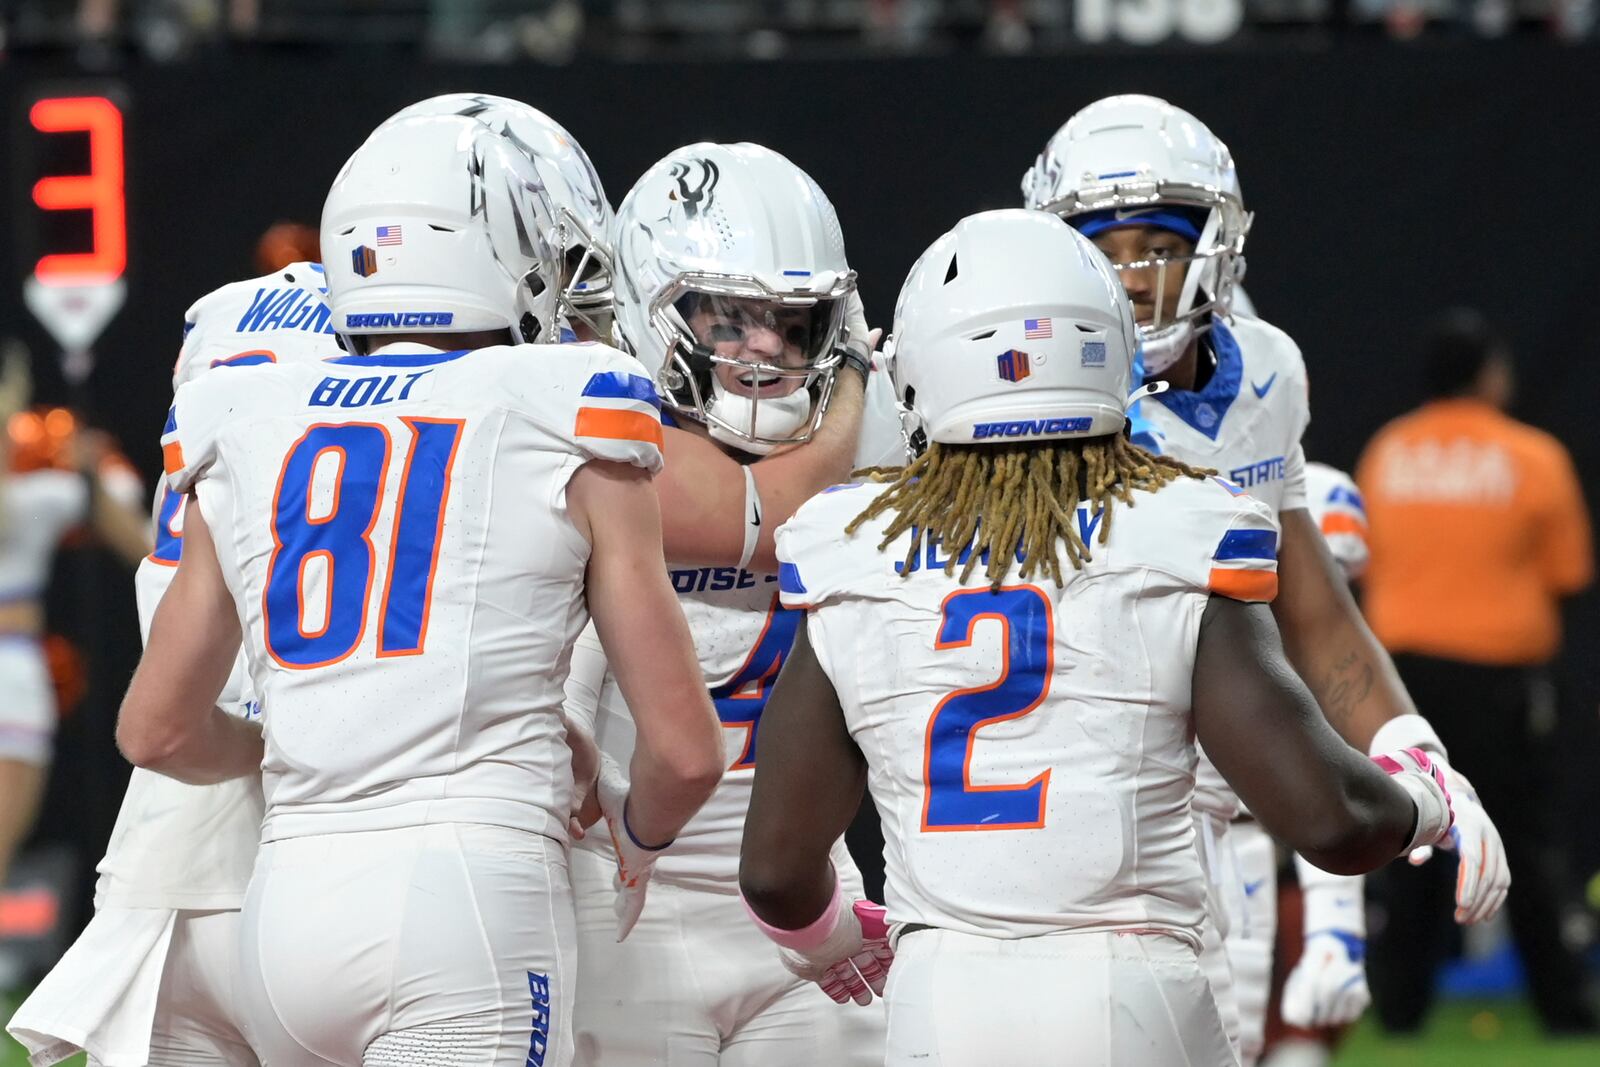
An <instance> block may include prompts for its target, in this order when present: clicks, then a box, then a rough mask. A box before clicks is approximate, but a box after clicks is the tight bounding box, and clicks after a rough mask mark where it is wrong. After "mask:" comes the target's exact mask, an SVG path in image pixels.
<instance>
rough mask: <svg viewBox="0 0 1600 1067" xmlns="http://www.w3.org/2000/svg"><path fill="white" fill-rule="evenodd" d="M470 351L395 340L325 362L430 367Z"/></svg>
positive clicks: (359, 365)
mask: <svg viewBox="0 0 1600 1067" xmlns="http://www.w3.org/2000/svg"><path fill="white" fill-rule="evenodd" d="M471 351H472V349H470V348H458V349H456V350H454V351H452V352H445V351H443V350H441V349H438V348H434V347H432V346H431V345H425V344H421V343H420V342H417V341H396V342H394V343H393V344H387V345H384V346H383V347H382V348H379V349H378V350H377V351H376V352H373V353H370V354H368V355H365V356H335V357H334V358H333V359H330V360H327V361H326V362H328V363H341V364H345V365H348V366H353V367H431V366H433V365H434V364H436V363H448V362H450V361H451V360H453V359H460V358H461V357H462V356H464V355H466V354H467V353H468V352H471Z"/></svg>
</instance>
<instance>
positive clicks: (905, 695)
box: [778, 478, 1277, 939]
mask: <svg viewBox="0 0 1600 1067" xmlns="http://www.w3.org/2000/svg"><path fill="white" fill-rule="evenodd" d="M882 491H883V487H882V486H844V487H839V488H837V489H832V490H829V491H828V492H826V493H824V494H822V495H820V496H818V497H815V498H813V499H812V500H811V501H809V502H808V503H807V504H806V505H805V506H804V507H802V508H801V509H800V512H799V513H798V514H797V515H796V516H795V518H794V519H793V520H791V521H790V522H789V523H788V524H786V525H785V526H784V527H783V528H782V529H781V530H780V531H779V533H778V553H779V559H780V560H781V566H780V572H779V584H780V588H781V590H782V597H783V602H784V603H785V604H786V605H788V606H789V607H792V608H808V609H809V615H808V619H809V621H808V627H809V629H808V633H809V635H810V638H811V643H812V647H813V648H814V649H815V650H816V654H817V658H818V660H819V662H820V663H821V665H822V667H823V669H824V670H825V671H826V672H827V674H828V677H829V678H830V679H831V680H832V682H833V685H834V688H835V689H836V690H837V692H838V694H839V699H840V703H841V705H842V706H843V708H844V713H845V717H846V720H847V722H848V725H849V729H850V733H851V735H852V737H854V739H855V741H856V744H858V745H859V746H860V748H861V751H862V753H863V754H864V755H865V757H866V760H867V763H868V768H869V770H868V787H869V789H870V790H871V793H872V798H873V800H874V802H875V803H876V804H877V806H878V812H879V814H880V816H881V817H882V821H883V832H884V840H885V848H884V857H885V861H886V872H885V873H886V876H887V890H886V892H887V904H888V908H889V917H890V919H891V920H892V921H895V922H919V923H927V924H930V925H933V926H938V927H942V928H944V929H948V930H956V931H960V932H963V933H971V934H980V935H985V936H989V937H999V938H1015V937H1027V936H1032V935H1035V934H1047V933H1053V932H1061V931H1073V930H1091V929H1093V930H1117V929H1151V928H1154V929H1159V930H1170V931H1173V932H1174V933H1178V934H1180V935H1182V936H1184V937H1186V938H1191V939H1192V938H1193V937H1194V936H1195V934H1194V932H1195V930H1196V928H1197V927H1198V926H1199V924H1200V921H1201V917H1202V915H1203V914H1204V909H1205V896H1204V888H1203V883H1202V881H1201V874H1200V867H1199V860H1198V857H1197V855H1196V851H1195V847H1194V824H1193V819H1192V818H1191V817H1190V810H1189V802H1190V793H1191V791H1192V789H1193V786H1194V770H1195V761H1196V753H1195V746H1194V740H1193V722H1192V716H1191V712H1190V697H1191V688H1192V681H1193V673H1194V663H1195V649H1196V644H1197V641H1198V635H1199V626H1200V619H1201V615H1202V613H1203V612H1204V610H1205V607H1206V603H1207V601H1208V599H1209V597H1210V595H1211V594H1212V593H1220V594H1222V595H1227V596H1232V597H1235V598H1238V599H1244V600H1253V601H1264V600H1270V599H1271V597H1272V596H1273V595H1274V593H1275V592H1276V586H1277V563H1276V558H1277V527H1276V524H1275V523H1274V521H1273V519H1272V515H1271V512H1270V511H1269V510H1268V509H1267V508H1266V507H1265V506H1263V505H1262V504H1260V503H1259V502H1257V501H1255V500H1253V499H1252V498H1251V497H1250V496H1249V495H1247V494H1245V493H1243V492H1242V491H1241V490H1239V489H1237V488H1236V487H1233V486H1230V485H1228V484H1226V483H1224V482H1222V481H1220V480H1218V479H1212V478H1206V479H1203V480H1194V479H1181V480H1179V481H1178V482H1175V483H1173V484H1170V485H1168V486H1167V487H1165V488H1163V489H1162V490H1160V491H1159V492H1157V493H1153V494H1151V493H1140V494H1138V497H1137V506H1136V507H1124V506H1121V505H1118V507H1117V512H1116V515H1115V522H1114V523H1113V525H1112V527H1111V532H1110V540H1109V543H1107V544H1105V545H1100V544H1099V543H1098V541H1097V535H1098V529H1099V523H1100V521H1101V516H1099V515H1095V514H1091V511H1090V508H1089V507H1088V506H1087V505H1085V506H1084V507H1081V508H1080V509H1079V510H1078V516H1077V517H1078V523H1079V527H1080V532H1081V533H1082V535H1083V538H1084V540H1085V541H1086V542H1088V543H1089V544H1090V546H1091V548H1092V550H1093V558H1092V559H1091V560H1090V561H1089V562H1088V563H1087V564H1085V566H1084V569H1083V570H1081V571H1071V570H1068V572H1067V577H1066V585H1065V588H1060V589H1058V588H1056V586H1055V585H1054V583H1052V582H1050V581H1049V580H1037V579H1036V580H1034V581H1032V582H1023V581H1022V580H1020V579H1017V578H1013V580H1012V581H1011V583H1010V584H1008V585H1006V586H1004V587H1003V588H1002V589H1001V590H1000V591H999V592H991V591H990V589H989V586H988V583H987V582H986V581H985V580H984V579H983V578H982V577H981V576H980V575H981V573H982V569H983V568H982V564H981V563H980V565H979V566H978V568H977V570H976V571H975V572H974V576H973V578H972V580H971V582H970V583H969V584H967V585H962V584H961V582H960V581H959V574H960V571H959V564H960V563H961V562H962V561H963V559H964V554H963V559H958V570H957V572H956V576H955V577H951V576H947V575H946V574H945V572H944V566H945V563H946V561H947V556H946V553H945V551H944V549H943V547H942V546H941V545H939V544H938V543H933V544H929V545H924V546H922V547H921V548H920V549H919V552H918V554H917V556H916V557H914V558H913V560H912V561H911V564H910V570H911V573H910V575H909V576H906V577H902V574H901V572H902V570H903V569H904V567H905V562H904V561H905V556H906V549H907V547H908V546H909V543H910V538H911V534H910V533H909V532H907V533H905V534H903V535H902V536H901V537H900V538H899V539H898V540H896V541H895V542H893V543H891V544H890V545H889V546H888V547H887V548H885V549H884V550H883V551H879V550H878V543H879V542H880V541H881V540H882V538H883V533H884V530H885V528H886V527H887V525H888V523H889V522H890V520H891V519H892V517H893V513H892V512H890V513H886V514H884V515H880V516H878V517H877V518H876V519H873V520H871V521H869V522H867V523H865V524H864V525H863V526H862V527H861V528H860V529H859V530H858V531H857V532H856V534H855V535H854V536H846V535H845V533H844V529H845V526H846V525H847V524H848V523H849V522H850V521H851V520H852V519H854V518H855V517H856V516H857V515H858V514H859V513H861V512H862V511H863V510H864V509H865V508H866V507H867V505H868V503H869V502H870V501H871V500H872V498H873V496H874V494H875V493H879V492H882ZM968 551H969V552H970V551H971V550H970V549H968Z"/></svg>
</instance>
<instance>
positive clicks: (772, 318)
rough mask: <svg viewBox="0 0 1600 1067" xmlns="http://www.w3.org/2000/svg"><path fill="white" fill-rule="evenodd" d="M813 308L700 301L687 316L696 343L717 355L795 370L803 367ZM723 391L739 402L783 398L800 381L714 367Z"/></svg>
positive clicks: (800, 384)
mask: <svg viewBox="0 0 1600 1067" xmlns="http://www.w3.org/2000/svg"><path fill="white" fill-rule="evenodd" d="M816 313H817V312H816V309H814V308H795V307H784V306H783V305H781V304H774V303H772V302H770V301H765V300H740V299H729V298H720V299H716V300H707V301H704V302H703V303H702V304H701V306H700V307H698V308H697V309H696V310H695V311H694V313H693V314H691V315H690V316H689V329H690V330H691V331H692V332H693V333H694V336H695V339H696V340H697V341H699V342H700V343H701V344H703V345H707V346H709V347H710V348H711V350H712V351H714V352H715V353H716V354H717V355H719V356H722V357H724V358H726V359H732V360H736V361H738V363H742V364H758V363H764V364H767V365H768V366H773V367H784V368H786V369H787V368H794V369H798V368H801V367H804V366H805V365H806V362H807V359H808V349H809V348H810V345H811V339H812V338H813V336H815V334H814V331H813V328H812V326H813V316H814V315H815V314H816ZM713 366H714V373H715V374H716V376H717V379H718V380H719V381H720V382H721V383H722V387H723V388H724V389H726V390H727V391H728V392H730V393H734V394H736V395H739V396H757V397H777V396H788V395H789V394H790V393H793V392H794V391H795V390H797V389H800V388H802V387H803V386H804V385H805V378H804V377H803V376H800V375H793V376H785V377H780V376H778V375H775V374H768V373H763V372H762V371H760V370H759V369H757V368H756V367H754V366H751V367H748V368H746V367H741V366H737V365H733V364H728V363H717V364H714V365H713Z"/></svg>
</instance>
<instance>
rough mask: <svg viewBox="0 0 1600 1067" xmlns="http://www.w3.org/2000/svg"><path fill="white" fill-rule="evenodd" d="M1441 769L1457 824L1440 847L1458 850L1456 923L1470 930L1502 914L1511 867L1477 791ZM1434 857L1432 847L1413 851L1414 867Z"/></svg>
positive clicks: (1450, 770) (1444, 767) (1444, 766)
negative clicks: (1452, 800) (1468, 927)
mask: <svg viewBox="0 0 1600 1067" xmlns="http://www.w3.org/2000/svg"><path fill="white" fill-rule="evenodd" d="M1435 762H1436V763H1437V762H1438V761H1435ZM1438 766H1439V767H1440V768H1441V769H1442V770H1443V771H1444V780H1445V782H1446V783H1447V784H1448V785H1449V788H1450V796H1451V797H1452V798H1453V799H1454V801H1455V811H1456V824H1455V825H1454V826H1453V827H1451V828H1450V833H1449V835H1448V836H1447V837H1446V838H1445V839H1444V840H1443V841H1440V842H1438V844H1439V845H1440V846H1441V847H1443V848H1448V849H1454V850H1455V853H1456V859H1457V863H1458V864H1459V866H1457V868H1456V922H1458V923H1461V924H1463V925H1466V926H1470V925H1472V924H1473V923H1481V922H1485V921H1487V920H1489V919H1492V918H1494V917H1495V914H1496V913H1497V912H1499V910H1500V905H1502V904H1504V903H1505V901H1506V892H1507V891H1508V890H1510V888H1511V867H1510V865H1509V864H1508V863H1507V862H1506V846H1505V844H1504V843H1503V842H1502V841H1501V840H1500V831H1499V830H1497V829H1495V825H1494V822H1493V821H1492V820H1491V819H1490V818H1489V813H1488V812H1487V811H1485V810H1484V808H1483V802H1482V801H1481V800H1479V799H1478V791H1477V790H1476V789H1474V788H1473V787H1472V783H1471V782H1469V781H1467V776H1466V775H1464V774H1462V773H1461V772H1460V771H1458V770H1456V769H1455V768H1454V767H1451V766H1450V765H1449V764H1447V763H1438ZM1432 856H1433V849H1432V847H1430V846H1427V845H1424V846H1422V847H1421V848H1418V849H1415V850H1413V851H1412V853H1411V865H1412V866H1414V867H1415V866H1420V865H1421V864H1424V863H1426V862H1428V860H1429V859H1430V858H1431V857H1432Z"/></svg>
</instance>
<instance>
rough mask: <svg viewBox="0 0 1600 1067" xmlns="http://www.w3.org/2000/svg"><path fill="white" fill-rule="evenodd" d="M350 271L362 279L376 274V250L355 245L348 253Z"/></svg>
mask: <svg viewBox="0 0 1600 1067" xmlns="http://www.w3.org/2000/svg"><path fill="white" fill-rule="evenodd" d="M350 269H351V270H353V271H355V272H356V273H357V274H359V275H361V277H363V278H370V277H372V276H373V275H374V274H376V273H378V250H377V249H376V248H368V247H367V246H366V245H357V246H356V247H355V249H354V250H353V251H352V252H351V253H350Z"/></svg>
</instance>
